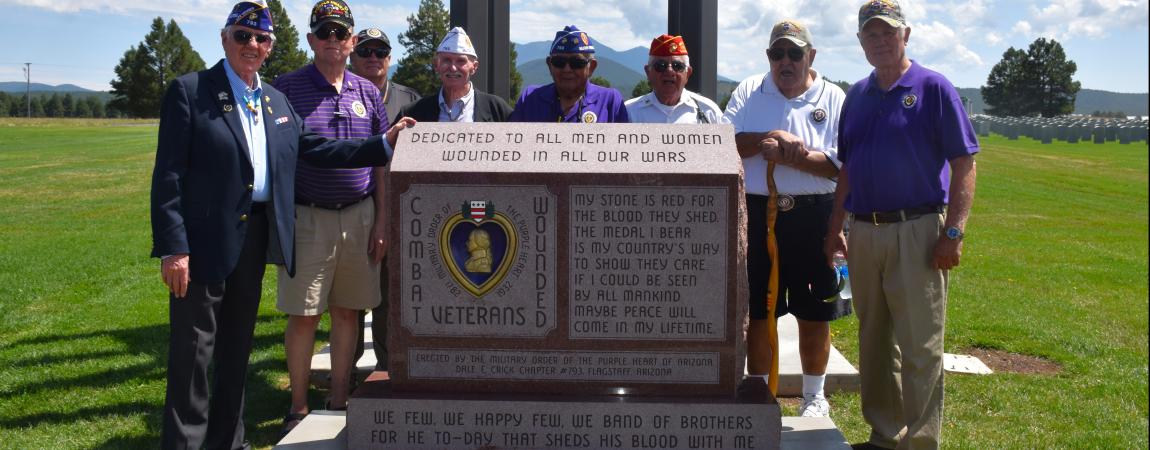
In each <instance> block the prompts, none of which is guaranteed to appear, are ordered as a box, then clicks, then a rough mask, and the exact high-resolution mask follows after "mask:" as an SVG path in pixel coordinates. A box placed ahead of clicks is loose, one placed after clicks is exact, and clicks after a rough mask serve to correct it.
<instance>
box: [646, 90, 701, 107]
mask: <svg viewBox="0 0 1150 450" xmlns="http://www.w3.org/2000/svg"><path fill="white" fill-rule="evenodd" d="M691 94H692V93H691V91H689V90H687V89H683V93H682V94H680V95H679V103H676V104H674V105H664V104H663V103H662V102H660V101H659V97H657V96H656V95H655V93H654V92H648V93H647V94H645V95H643V100H642V101H643V104H645V105H648V106H652V107H655V108H667V109H668V110H670V111H674V110H676V109H678V108H679V107H680V106H683V105H687V106H689V107H691V108H698V107H699V105H698V104H697V103H696V102H695V96H694V95H691Z"/></svg>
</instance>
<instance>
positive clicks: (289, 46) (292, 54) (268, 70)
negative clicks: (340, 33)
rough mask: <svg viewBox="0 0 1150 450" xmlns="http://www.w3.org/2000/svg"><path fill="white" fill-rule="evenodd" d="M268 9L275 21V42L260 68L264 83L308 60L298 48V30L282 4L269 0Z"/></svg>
mask: <svg viewBox="0 0 1150 450" xmlns="http://www.w3.org/2000/svg"><path fill="white" fill-rule="evenodd" d="M268 9H270V10H271V13H272V19H273V20H274V21H275V34H276V43H275V45H274V46H273V47H272V51H271V53H270V54H269V55H268V59H267V61H264V67H263V69H261V70H260V79H261V80H262V81H263V82H265V83H270V82H273V81H275V79H276V77H278V76H280V75H283V74H285V73H288V72H291V71H293V70H296V69H299V68H301V67H303V66H305V65H307V63H308V61H309V59H308V57H307V52H305V51H303V50H301V49H300V48H299V45H300V41H299V31H297V30H296V28H295V25H292V22H291V19H289V18H288V14H287V11H285V10H284V7H283V5H282V4H280V2H279V0H271V1H269V2H268Z"/></svg>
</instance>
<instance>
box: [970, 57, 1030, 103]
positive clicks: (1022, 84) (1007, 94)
mask: <svg viewBox="0 0 1150 450" xmlns="http://www.w3.org/2000/svg"><path fill="white" fill-rule="evenodd" d="M1029 64H1030V63H1029V62H1028V61H1027V58H1026V52H1024V51H1022V50H1016V49H1015V48H1014V47H1010V48H1008V49H1006V52H1004V53H1003V54H1002V60H1001V61H999V62H998V64H995V65H994V67H993V68H991V69H990V74H989V75H987V77H986V85H985V86H983V87H982V88H980V89H979V91H980V92H981V93H982V99H983V101H985V102H986V105H987V109H986V112H987V114H990V115H993V116H1027V115H1033V111H1034V109H1035V108H1034V105H1035V104H1036V102H1035V98H1034V96H1033V92H1031V83H1032V81H1031V80H1029V78H1030V75H1029V74H1028V73H1027V70H1028V66H1029Z"/></svg>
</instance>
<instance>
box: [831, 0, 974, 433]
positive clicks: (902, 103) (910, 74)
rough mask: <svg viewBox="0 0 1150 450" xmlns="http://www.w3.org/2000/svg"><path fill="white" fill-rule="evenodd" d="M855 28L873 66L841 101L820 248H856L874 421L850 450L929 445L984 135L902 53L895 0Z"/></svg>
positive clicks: (946, 85) (868, 402) (950, 90)
mask: <svg viewBox="0 0 1150 450" xmlns="http://www.w3.org/2000/svg"><path fill="white" fill-rule="evenodd" d="M876 19H877V20H876ZM858 23H859V32H858V39H859V43H860V44H861V45H862V48H863V52H864V53H865V54H866V58H867V61H868V62H870V64H871V65H872V66H874V71H873V72H871V75H870V76H869V77H867V78H866V79H863V80H861V81H859V82H858V83H855V85H854V86H852V87H851V89H850V91H848V92H847V98H846V101H845V103H844V104H843V110H842V114H843V115H842V120H841V121H840V125H839V154H838V158H839V160H840V161H842V163H843V165H842V168H841V170H840V171H839V182H838V187H837V189H836V191H835V206H834V210H833V213H832V215H831V221H830V226H829V230H828V232H827V239H826V241H825V242H826V244H825V248H824V250H825V252H826V257H827V261H828V264H829V263H830V260H831V257H832V255H833V254H834V252H836V251H843V252H844V253H845V252H846V251H847V249H849V250H850V252H849V253H848V254H847V259H848V262H849V264H850V272H851V288H852V290H853V294H854V302H855V313H856V314H858V318H859V378H860V381H861V383H862V388H861V400H862V412H863V418H864V419H866V421H867V423H868V424H870V426H871V434H870V439H869V440H868V442H864V443H860V444H856V445H855V446H854V447H855V448H895V447H897V448H900V449H903V448H908V449H912V448H913V449H919V448H927V449H933V448H938V446H939V442H940V436H941V432H942V396H943V366H942V355H943V336H944V331H945V324H946V290H947V273H948V271H949V270H950V269H952V268H954V267H957V266H958V264H959V259H960V256H961V254H962V238H963V228H964V226H965V225H966V219H967V215H968V213H969V212H970V205H971V202H972V200H973V199H974V181H975V168H974V154H975V153H978V151H979V146H978V140H977V138H975V134H974V130H973V129H972V127H971V125H970V120H969V119H967V117H966V111H965V110H964V109H963V107H962V101H961V100H960V98H959V95H958V93H957V92H956V91H955V89H954V86H953V85H951V83H950V82H949V81H947V79H946V78H945V77H943V76H942V75H941V74H939V73H937V72H934V71H932V70H929V69H927V68H925V67H922V66H921V65H919V64H918V63H917V62H914V61H911V60H910V59H908V58H907V56H906V45H907V42H908V40H909V38H910V27H908V26H907V25H906V21H905V20H904V19H903V15H902V10H901V8H900V7H899V5H898V3H897V2H895V1H893V0H871V1H868V2H867V3H865V4H864V5H863V6H862V8H860V9H859V16H858ZM948 166H949V169H948ZM847 213H849V214H850V220H851V223H850V240H849V243H848V242H846V241H845V240H844V238H843V233H842V229H843V219H844V217H845V216H846V214H847Z"/></svg>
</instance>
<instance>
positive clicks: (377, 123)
mask: <svg viewBox="0 0 1150 450" xmlns="http://www.w3.org/2000/svg"><path fill="white" fill-rule="evenodd" d="M310 25H311V33H308V34H307V41H308V44H309V45H310V46H311V49H312V51H313V52H314V53H315V59H314V62H313V63H312V64H309V65H307V66H305V67H304V68H302V69H299V70H297V71H294V72H291V73H287V74H284V75H282V76H280V77H279V78H277V79H276V81H275V86H276V88H278V89H279V90H281V91H283V93H284V94H285V95H287V97H288V100H289V101H290V102H291V104H292V107H293V108H295V109H296V111H299V113H300V115H302V116H303V117H304V122H305V123H306V124H307V126H308V127H310V128H311V129H312V130H314V131H315V132H316V133H318V134H320V135H322V136H325V137H331V138H340V139H357V138H366V137H368V136H371V135H374V134H378V133H379V132H380V130H383V129H384V128H385V127H386V126H387V114H386V111H385V110H384V106H383V101H382V100H381V98H380V95H379V89H377V88H376V87H375V85H373V84H372V83H371V82H370V81H368V80H367V79H365V78H362V77H360V76H358V75H355V74H352V73H351V72H350V71H348V70H347V58H348V55H349V54H350V53H351V51H352V49H353V48H354V47H355V44H356V37H355V36H354V35H353V33H352V27H353V26H354V21H353V19H352V15H351V10H350V9H348V7H347V4H345V3H343V1H341V0H321V1H320V2H318V3H316V4H315V7H314V8H312V13H311V21H310ZM382 176H383V168H382V167H380V168H374V169H373V168H364V169H322V168H318V167H315V166H311V165H308V164H305V163H302V162H301V163H300V165H299V168H298V170H297V171H296V182H295V184H296V196H295V201H296V205H297V206H296V227H297V229H298V230H299V232H298V233H296V259H297V261H299V264H298V266H297V273H296V274H295V277H290V276H288V274H287V273H286V272H284V271H283V270H280V273H279V277H278V296H277V297H278V298H277V302H276V307H277V308H278V309H279V310H280V311H282V312H284V313H286V314H288V325H287V330H286V331H285V332H284V349H285V352H286V353H287V365H288V377H289V379H290V384H291V409H290V410H289V411H288V415H287V416H286V417H285V418H284V423H283V431H284V432H287V431H290V430H291V429H292V428H293V427H294V426H295V425H297V424H298V423H299V421H300V420H302V419H303V417H304V416H305V415H306V414H307V413H308V412H309V411H310V408H309V407H308V403H307V392H308V387H309V385H310V383H309V379H310V372H311V357H312V352H313V350H314V346H315V331H316V326H317V325H318V324H319V321H320V318H321V316H322V315H323V312H324V311H325V310H327V311H329V314H330V315H331V389H330V397H329V399H328V402H327V405H326V406H325V408H326V409H343V408H346V404H347V396H348V390H349V389H348V386H349V383H350V379H351V373H352V367H353V364H354V361H352V355H353V354H354V352H355V347H356V341H357V339H358V336H359V331H358V328H359V326H358V324H359V313H360V311H362V310H364V309H369V308H373V307H375V306H377V305H379V302H380V295H379V262H380V260H381V259H382V258H383V251H384V246H383V243H384V225H385V224H384V220H382V218H381V214H382V213H383V212H384V211H383V208H382V207H380V204H381V202H382V201H383V198H384V195H383V183H381V182H380V177H382ZM373 194H374V195H373Z"/></svg>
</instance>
